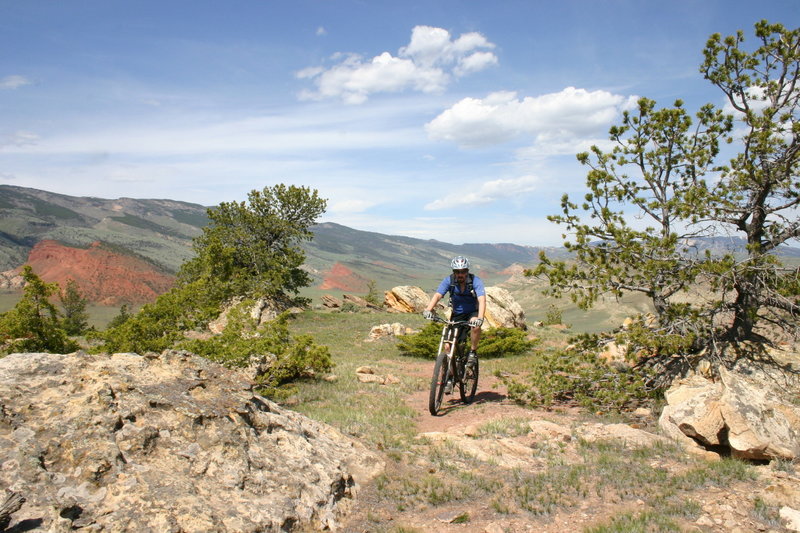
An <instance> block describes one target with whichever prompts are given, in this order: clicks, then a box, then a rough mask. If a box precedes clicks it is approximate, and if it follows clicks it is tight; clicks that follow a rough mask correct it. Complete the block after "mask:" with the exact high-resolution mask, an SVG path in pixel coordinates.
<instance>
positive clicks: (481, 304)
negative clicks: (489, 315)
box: [478, 294, 486, 320]
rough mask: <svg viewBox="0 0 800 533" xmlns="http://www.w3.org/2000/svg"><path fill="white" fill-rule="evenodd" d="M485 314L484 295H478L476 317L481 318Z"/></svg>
mask: <svg viewBox="0 0 800 533" xmlns="http://www.w3.org/2000/svg"><path fill="white" fill-rule="evenodd" d="M485 314H486V295H485V294H482V295H480V296H478V318H480V319H481V320H483V315H485Z"/></svg>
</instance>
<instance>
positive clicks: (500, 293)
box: [384, 286, 527, 330]
mask: <svg viewBox="0 0 800 533" xmlns="http://www.w3.org/2000/svg"><path fill="white" fill-rule="evenodd" d="M429 301H430V296H429V295H428V294H426V293H425V291H423V290H422V289H421V288H419V287H414V286H400V287H394V288H393V289H391V290H388V291H386V293H385V298H384V306H385V307H386V308H387V309H388V310H389V311H392V312H396V313H421V312H422V311H424V310H425V308H426V307H427V305H428V302H429ZM484 318H485V321H484V323H483V324H484V325H483V327H484V329H486V328H490V327H493V328H519V329H523V330H524V329H527V326H526V325H525V312H524V311H523V310H522V306H520V305H519V304H518V303H517V302H516V300H514V297H513V296H511V293H510V292H508V291H507V290H506V289H503V288H502V287H487V288H486V315H485V317H484Z"/></svg>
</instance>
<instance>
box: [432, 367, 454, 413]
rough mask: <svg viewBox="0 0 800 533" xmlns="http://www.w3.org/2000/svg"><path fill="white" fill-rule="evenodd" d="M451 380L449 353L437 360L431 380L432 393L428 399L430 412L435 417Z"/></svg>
mask: <svg viewBox="0 0 800 533" xmlns="http://www.w3.org/2000/svg"><path fill="white" fill-rule="evenodd" d="M449 378H450V365H448V364H447V353H445V352H442V353H440V354H439V356H438V357H437V358H436V364H435V365H433V377H432V378H431V392H430V396H429V397H428V410H429V411H430V412H431V414H432V415H433V416H436V414H437V413H438V412H439V408H440V407H441V406H442V398H443V397H444V388H445V387H446V386H447V380H448V379H449Z"/></svg>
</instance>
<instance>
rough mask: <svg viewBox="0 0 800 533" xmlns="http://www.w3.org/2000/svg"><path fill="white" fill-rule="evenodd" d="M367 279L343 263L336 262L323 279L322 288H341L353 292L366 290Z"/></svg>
mask: <svg viewBox="0 0 800 533" xmlns="http://www.w3.org/2000/svg"><path fill="white" fill-rule="evenodd" d="M367 281H368V280H367V279H365V278H363V277H362V276H359V275H358V274H356V273H355V272H353V271H352V270H350V269H349V268H347V267H346V266H344V265H343V264H341V263H336V264H334V265H333V267H331V269H330V270H329V271H328V273H327V275H326V276H325V279H323V280H322V284H321V285H320V286H319V288H320V289H340V290H343V291H351V292H365V291H366V290H367Z"/></svg>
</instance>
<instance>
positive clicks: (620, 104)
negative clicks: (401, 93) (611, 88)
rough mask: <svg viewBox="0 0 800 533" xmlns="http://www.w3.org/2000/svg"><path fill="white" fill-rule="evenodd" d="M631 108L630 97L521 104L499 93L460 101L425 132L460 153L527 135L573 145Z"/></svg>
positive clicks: (566, 94)
mask: <svg viewBox="0 0 800 533" xmlns="http://www.w3.org/2000/svg"><path fill="white" fill-rule="evenodd" d="M633 102H635V97H628V96H622V95H619V94H612V93H610V92H608V91H602V90H598V91H587V90H586V89H576V88H574V87H567V88H565V89H563V90H562V91H560V92H557V93H551V94H544V95H541V96H535V97H530V96H529V97H525V98H519V97H518V96H517V93H516V92H512V91H501V92H495V93H492V94H490V95H488V96H487V97H486V98H483V99H480V98H464V99H463V100H461V101H459V102H457V103H456V104H455V105H453V106H452V107H451V108H450V109H447V110H445V111H444V112H442V113H441V114H440V115H439V116H438V117H436V118H435V119H433V120H432V121H431V122H429V123H428V124H426V125H425V128H426V130H427V132H428V136H429V137H430V138H431V139H434V140H445V141H451V142H454V143H456V144H458V145H460V146H463V147H481V146H490V145H493V144H498V143H502V142H505V141H508V140H511V139H513V138H516V137H519V136H521V135H530V136H532V137H533V138H534V139H535V140H538V141H539V142H541V143H542V144H546V143H547V141H548V140H549V139H553V140H557V142H558V143H559V144H562V145H563V144H565V143H566V144H567V145H573V144H576V143H579V141H580V139H582V138H585V137H586V136H587V135H596V134H597V133H598V130H604V129H605V128H607V127H608V125H610V124H611V123H612V122H613V120H614V119H615V118H616V117H617V116H618V115H619V114H620V112H621V111H622V110H623V109H627V108H629V107H630V106H631V105H632V103H633ZM572 141H574V142H572Z"/></svg>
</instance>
